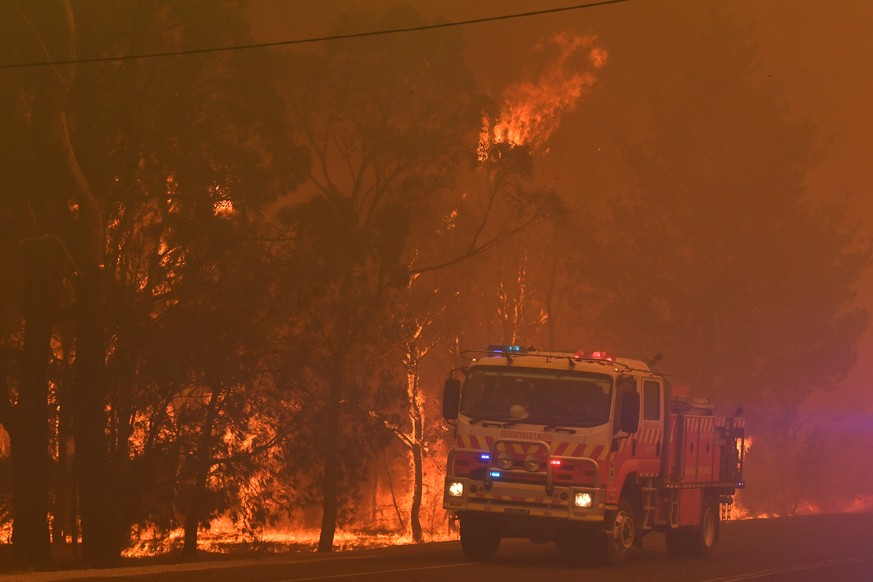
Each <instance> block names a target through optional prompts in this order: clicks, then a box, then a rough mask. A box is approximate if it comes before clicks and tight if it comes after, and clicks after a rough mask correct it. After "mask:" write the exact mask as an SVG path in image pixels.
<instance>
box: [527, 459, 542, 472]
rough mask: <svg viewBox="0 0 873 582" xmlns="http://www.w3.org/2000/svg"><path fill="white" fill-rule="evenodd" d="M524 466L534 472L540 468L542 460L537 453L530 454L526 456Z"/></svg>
mask: <svg viewBox="0 0 873 582" xmlns="http://www.w3.org/2000/svg"><path fill="white" fill-rule="evenodd" d="M524 468H525V469H527V470H528V471H530V472H531V473H533V472H534V471H536V470H537V469H539V468H540V460H539V459H538V458H537V456H536V455H528V456H526V457H525V458H524Z"/></svg>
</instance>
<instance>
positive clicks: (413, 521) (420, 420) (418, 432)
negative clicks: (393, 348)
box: [406, 345, 424, 543]
mask: <svg viewBox="0 0 873 582" xmlns="http://www.w3.org/2000/svg"><path fill="white" fill-rule="evenodd" d="M420 381H421V373H420V369H419V351H418V348H417V347H416V346H415V345H408V346H407V364H406V386H407V396H408V397H409V420H410V421H411V423H412V439H411V440H412V445H411V446H410V450H411V451H412V466H413V473H414V481H413V489H412V507H411V508H410V510H409V523H410V526H411V527H412V539H413V541H415V543H421V542H422V541H424V537H423V535H422V531H421V497H422V490H423V487H424V485H423V481H424V468H423V466H422V465H423V462H424V459H423V451H422V445H421V443H422V441H423V440H424V414H423V413H422V410H421V402H420V401H419V399H420V398H421V395H420V394H419V383H420Z"/></svg>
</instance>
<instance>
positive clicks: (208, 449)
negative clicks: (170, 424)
mask: <svg viewBox="0 0 873 582" xmlns="http://www.w3.org/2000/svg"><path fill="white" fill-rule="evenodd" d="M219 393H220V390H213V391H212V394H211V395H210V397H209V404H208V408H207V410H206V419H205V420H204V421H203V428H202V430H201V431H200V439H198V442H197V453H196V457H195V463H196V466H195V468H194V483H193V485H192V487H191V491H190V499H189V501H188V512H187V513H186V514H185V527H184V530H185V542H184V544H183V545H182V555H183V556H184V557H185V558H189V559H190V558H194V557H195V556H196V555H197V533H198V530H199V529H200V521H201V520H202V519H203V496H204V494H205V493H206V480H207V479H208V478H209V469H210V468H211V467H212V463H211V462H210V461H211V458H212V429H213V425H214V424H215V418H216V416H217V415H218V399H219Z"/></svg>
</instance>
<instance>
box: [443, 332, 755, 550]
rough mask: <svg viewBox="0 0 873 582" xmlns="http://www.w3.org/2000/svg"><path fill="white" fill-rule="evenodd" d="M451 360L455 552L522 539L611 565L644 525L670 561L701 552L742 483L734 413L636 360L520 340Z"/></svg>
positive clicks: (447, 500) (446, 498) (447, 402)
mask: <svg viewBox="0 0 873 582" xmlns="http://www.w3.org/2000/svg"><path fill="white" fill-rule="evenodd" d="M462 356H464V357H465V359H466V360H467V361H468V362H469V364H468V365H465V366H463V367H460V368H456V369H455V370H453V372H452V374H450V376H449V379H448V380H446V383H445V387H444V394H443V416H444V417H445V419H446V420H447V422H448V423H449V424H450V425H452V427H453V433H454V434H453V438H452V442H451V447H450V450H449V453H448V460H447V469H446V479H445V490H444V495H443V507H445V509H447V510H449V511H450V512H451V515H452V520H453V521H454V522H455V523H456V525H457V526H458V528H459V530H460V540H461V548H462V549H463V551H464V553H465V554H466V556H467V557H468V558H470V559H473V560H487V559H490V558H492V557H493V556H494V554H495V553H496V552H497V549H498V546H499V544H500V540H501V539H502V538H528V539H530V540H532V541H534V542H554V543H555V545H556V546H557V548H558V551H559V552H561V553H562V554H564V555H565V556H567V557H568V558H569V559H571V560H573V561H579V562H583V563H591V562H599V563H606V564H610V565H620V564H623V563H625V562H627V560H628V559H629V557H630V553H631V549H632V548H633V547H635V546H636V547H642V540H643V537H644V536H645V535H646V534H648V533H650V532H652V531H657V532H663V533H664V534H665V536H666V541H667V550H668V553H669V554H670V555H671V556H674V557H700V556H703V555H705V554H707V553H708V552H709V551H710V550H711V549H712V548H713V546H714V545H715V544H716V542H717V541H718V538H719V524H720V522H721V521H722V520H723V519H726V518H727V517H729V516H730V509H731V505H732V504H733V497H734V494H735V493H736V490H737V489H740V488H743V487H744V485H745V484H744V482H743V476H742V474H743V461H744V451H745V436H744V430H745V421H744V419H743V418H741V417H740V416H739V414H740V413H741V412H740V411H738V412H737V413H734V414H733V415H732V416H715V415H714V414H713V413H714V410H715V407H714V406H713V405H712V404H710V402H709V401H708V400H705V399H699V398H690V397H688V396H687V395H686V394H683V395H681V396H680V395H678V392H679V391H680V390H678V388H679V387H678V386H677V387H673V386H671V383H670V382H669V380H668V378H667V377H666V376H665V375H663V374H661V373H658V372H656V371H654V370H653V366H650V365H649V364H648V363H646V362H645V361H643V360H641V359H636V358H628V357H617V356H612V355H610V354H607V353H604V352H598V351H593V352H586V351H581V350H580V351H578V352H553V351H537V350H535V349H533V348H527V349H525V348H523V347H521V346H489V347H488V348H487V349H486V350H482V351H467V352H464V353H463V354H462ZM457 371H460V372H461V373H462V374H463V376H464V381H463V383H462V382H461V380H460V379H459V378H455V377H453V375H454V373H455V372H457ZM674 392H675V393H674Z"/></svg>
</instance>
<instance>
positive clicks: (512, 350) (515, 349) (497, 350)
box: [488, 345, 527, 355]
mask: <svg viewBox="0 0 873 582" xmlns="http://www.w3.org/2000/svg"><path fill="white" fill-rule="evenodd" d="M488 352H489V353H492V354H510V355H511V354H526V353H527V350H526V349H524V348H523V347H522V346H501V345H490V346H488Z"/></svg>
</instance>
